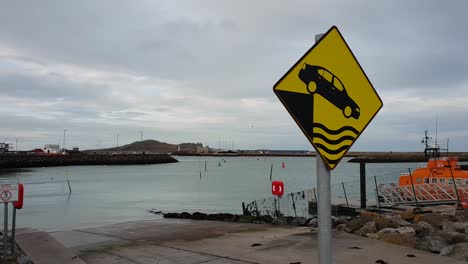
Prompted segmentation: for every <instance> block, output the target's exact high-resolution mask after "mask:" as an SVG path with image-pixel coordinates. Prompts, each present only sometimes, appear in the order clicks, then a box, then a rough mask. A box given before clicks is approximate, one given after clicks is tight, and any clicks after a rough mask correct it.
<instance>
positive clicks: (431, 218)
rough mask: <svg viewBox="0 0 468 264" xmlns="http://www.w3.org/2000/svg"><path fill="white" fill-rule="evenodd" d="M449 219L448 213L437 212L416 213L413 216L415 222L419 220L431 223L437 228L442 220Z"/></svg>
mask: <svg viewBox="0 0 468 264" xmlns="http://www.w3.org/2000/svg"><path fill="white" fill-rule="evenodd" d="M446 220H449V216H448V215H442V214H437V213H428V214H423V215H417V216H416V217H415V218H414V222H415V223H416V224H417V223H419V222H421V221H423V222H427V223H429V224H431V225H432V226H433V227H435V228H439V224H440V223H442V222H443V221H446Z"/></svg>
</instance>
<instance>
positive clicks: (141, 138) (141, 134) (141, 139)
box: [140, 131, 143, 141]
mask: <svg viewBox="0 0 468 264" xmlns="http://www.w3.org/2000/svg"><path fill="white" fill-rule="evenodd" d="M140 141H143V131H140Z"/></svg>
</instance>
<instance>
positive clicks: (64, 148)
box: [63, 129, 67, 153]
mask: <svg viewBox="0 0 468 264" xmlns="http://www.w3.org/2000/svg"><path fill="white" fill-rule="evenodd" d="M65 132H67V130H66V129H64V130H63V153H65V150H66V147H65Z"/></svg>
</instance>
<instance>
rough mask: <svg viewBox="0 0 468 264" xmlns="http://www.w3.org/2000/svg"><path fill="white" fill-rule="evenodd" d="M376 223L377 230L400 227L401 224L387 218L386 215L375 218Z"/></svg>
mask: <svg viewBox="0 0 468 264" xmlns="http://www.w3.org/2000/svg"><path fill="white" fill-rule="evenodd" d="M374 222H375V224H376V227H377V230H380V229H384V228H398V227H400V225H399V224H398V223H395V222H394V221H392V220H390V219H388V218H385V217H377V218H375V219H374Z"/></svg>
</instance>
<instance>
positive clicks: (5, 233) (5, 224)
mask: <svg viewBox="0 0 468 264" xmlns="http://www.w3.org/2000/svg"><path fill="white" fill-rule="evenodd" d="M3 206H4V207H5V212H4V215H5V218H4V219H3V263H4V264H7V255H8V246H7V245H8V203H3Z"/></svg>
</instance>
